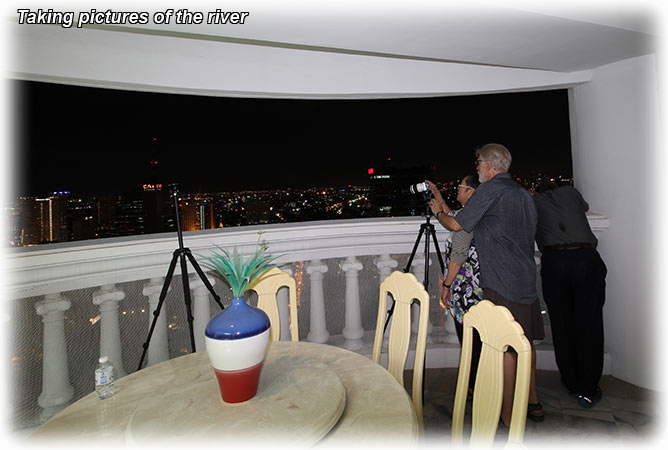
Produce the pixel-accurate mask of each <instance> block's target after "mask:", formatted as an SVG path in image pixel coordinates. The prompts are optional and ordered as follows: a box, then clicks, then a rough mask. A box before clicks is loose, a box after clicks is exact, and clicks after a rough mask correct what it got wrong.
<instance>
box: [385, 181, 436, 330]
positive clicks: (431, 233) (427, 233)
mask: <svg viewBox="0 0 668 450" xmlns="http://www.w3.org/2000/svg"><path fill="white" fill-rule="evenodd" d="M424 198H425V206H426V210H425V214H424V217H425V222H424V223H423V224H422V225H420V232H419V233H418V236H417V239H416V240H415V245H414V246H413V251H412V252H411V255H410V257H409V258H408V263H406V268H405V269H404V273H408V271H409V270H410V268H411V264H412V263H413V259H414V258H415V252H417V249H418V246H419V245H420V240H421V239H422V236H423V235H424V238H425V239H424V282H423V283H422V284H423V285H424V288H425V290H426V291H427V292H429V241H430V239H433V241H434V247H436V254H437V255H438V262H439V263H440V265H441V273H443V272H445V265H444V264H443V256H442V255H441V249H440V248H439V247H438V240H437V239H436V230H435V229H434V225H433V224H432V223H431V209H430V208H429V200H431V193H428V194H424ZM394 305H395V303H394V302H392V306H390V309H388V310H387V317H386V318H385V328H384V330H383V334H385V331H387V325H388V323H389V321H390V318H391V317H392V314H393V313H394Z"/></svg>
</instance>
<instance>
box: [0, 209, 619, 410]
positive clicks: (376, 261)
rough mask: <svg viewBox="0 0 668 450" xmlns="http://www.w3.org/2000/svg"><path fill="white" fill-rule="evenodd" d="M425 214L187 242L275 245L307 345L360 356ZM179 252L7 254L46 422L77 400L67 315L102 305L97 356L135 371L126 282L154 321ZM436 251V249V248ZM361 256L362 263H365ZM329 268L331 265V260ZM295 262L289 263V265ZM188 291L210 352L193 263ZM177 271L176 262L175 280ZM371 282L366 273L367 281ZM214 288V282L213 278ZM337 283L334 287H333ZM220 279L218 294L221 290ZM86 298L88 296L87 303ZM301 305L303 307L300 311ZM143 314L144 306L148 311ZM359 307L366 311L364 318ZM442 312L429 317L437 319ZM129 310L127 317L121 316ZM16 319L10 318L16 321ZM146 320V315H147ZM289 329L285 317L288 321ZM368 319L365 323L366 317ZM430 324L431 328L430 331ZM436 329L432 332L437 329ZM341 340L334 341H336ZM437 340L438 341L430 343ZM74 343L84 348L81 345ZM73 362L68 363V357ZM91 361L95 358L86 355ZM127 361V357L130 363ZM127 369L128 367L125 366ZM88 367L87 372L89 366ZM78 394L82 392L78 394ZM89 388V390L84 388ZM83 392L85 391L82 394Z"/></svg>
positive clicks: (88, 245)
mask: <svg viewBox="0 0 668 450" xmlns="http://www.w3.org/2000/svg"><path fill="white" fill-rule="evenodd" d="M423 222H424V218H421V217H409V218H376V219H357V220H341V221H324V222H306V223H294V224H280V225H262V226H247V227H241V228H224V229H216V230H207V231H202V232H188V233H184V245H185V247H187V248H189V249H190V250H191V251H192V253H193V254H194V255H200V254H207V253H208V251H209V250H210V249H213V248H214V246H220V247H223V248H228V249H231V248H233V247H235V246H236V247H237V249H238V251H239V252H240V253H242V254H250V253H252V252H254V251H255V248H256V245H257V242H258V240H259V238H260V235H259V233H261V239H262V240H263V241H264V242H266V243H268V244H269V245H270V253H271V254H274V255H281V256H280V257H279V259H278V260H277V263H278V264H280V265H282V266H283V267H285V268H286V269H287V270H288V271H292V268H291V267H292V266H294V264H295V263H299V264H300V267H301V273H302V274H303V275H305V278H306V280H305V284H308V287H309V289H308V290H307V291H308V292H306V294H308V295H304V296H303V298H302V299H301V305H302V306H304V307H305V309H307V310H308V316H304V315H301V316H300V319H299V321H300V323H299V327H300V335H301V338H302V339H307V340H309V341H313V342H321V343H325V342H329V343H334V344H335V345H343V346H345V347H347V348H350V349H352V350H359V349H360V348H361V347H362V346H363V345H364V343H363V338H364V336H365V333H366V334H368V333H373V329H369V328H370V327H369V326H367V329H366V330H365V328H364V327H363V326H362V317H363V316H365V315H366V316H369V315H372V316H374V317H373V318H372V319H373V321H374V323H375V315H376V309H375V307H374V305H376V304H377V298H376V296H377V292H378V290H377V289H378V286H379V284H380V282H381V281H382V279H384V278H385V277H386V276H387V275H389V274H390V273H391V272H392V271H393V270H403V269H404V267H403V266H400V263H401V264H406V261H407V259H408V255H409V254H410V253H411V251H412V250H413V248H414V245H415V244H416V239H417V237H418V232H419V230H420V225H421V224H422V223H423ZM590 223H591V224H592V227H593V228H594V229H595V231H597V232H599V231H601V230H603V229H605V228H607V219H606V218H605V217H603V216H598V215H591V217H590ZM435 228H436V230H437V233H436V234H437V238H438V241H439V243H440V244H441V247H442V244H443V242H445V240H446V238H447V236H448V233H447V232H446V231H445V230H444V229H443V228H442V227H441V226H440V225H438V224H436V226H435ZM177 248H178V242H177V239H176V233H173V234H160V235H144V236H135V237H128V238H112V239H104V240H94V241H82V242H73V243H66V244H52V245H45V246H39V247H32V248H23V249H12V250H8V251H7V253H6V258H5V261H6V263H7V283H6V286H5V292H4V295H5V297H6V298H7V299H8V300H9V302H11V303H15V304H19V305H20V304H21V302H24V301H27V300H28V299H34V313H35V314H36V315H38V316H40V317H41V320H42V322H43V330H42V331H43V334H42V339H43V344H42V353H43V355H42V358H41V365H42V368H41V369H42V377H41V380H42V381H41V393H40V394H39V397H38V398H37V403H38V405H39V407H40V408H41V413H40V421H44V420H46V419H47V418H48V417H50V416H52V415H53V414H55V412H57V411H58V410H59V409H61V408H62V407H63V406H65V405H66V404H68V403H69V402H70V401H71V400H72V399H73V398H74V397H76V396H77V395H75V392H74V391H75V389H73V386H72V383H71V382H70V378H71V377H70V373H71V372H72V371H81V370H84V369H82V368H81V367H80V365H78V366H77V367H72V363H71V362H70V363H69V364H68V353H69V354H70V356H71V353H72V352H76V350H75V349H72V348H71V347H72V344H71V342H70V343H69V348H68V340H67V339H66V324H65V316H66V314H68V311H69V310H70V308H72V307H73V302H75V301H76V302H89V303H88V305H80V306H81V308H91V304H92V305H93V306H94V308H96V311H97V319H96V321H99V323H100V328H99V349H100V350H99V351H100V354H104V355H107V356H109V358H110V360H111V361H112V362H113V364H114V366H115V367H116V370H117V372H118V376H123V375H125V374H126V373H128V372H131V371H132V370H134V369H135V368H134V367H124V365H123V358H122V356H121V353H122V351H123V352H126V346H127V345H128V344H126V343H125V342H124V340H125V339H128V338H127V337H126V335H125V334H124V333H122V332H121V331H120V330H121V327H120V325H119V320H123V319H122V318H121V316H122V314H121V313H120V312H119V304H120V303H121V302H124V301H127V300H124V299H126V294H127V293H126V290H124V286H129V285H130V284H132V283H134V285H136V284H137V283H139V287H138V288H137V287H135V290H136V291H137V292H141V294H138V293H137V294H136V295H134V296H135V297H141V298H144V300H141V298H140V300H139V302H145V308H146V310H147V311H148V313H147V314H146V315H145V316H144V317H145V322H144V323H145V326H146V330H148V327H149V322H151V321H152V320H153V317H154V316H153V315H152V314H151V312H152V311H154V310H155V308H156V307H157V303H158V298H159V296H160V292H161V290H162V286H163V284H164V279H165V275H166V273H167V270H168V266H169V263H170V261H171V259H172V255H173V253H174V251H175V250H176V249H177ZM430 250H431V253H432V255H433V254H434V253H435V252H434V247H433V245H431V248H430ZM361 259H364V260H365V261H366V266H365V265H364V264H362V262H361V261H360V260H361ZM430 260H431V266H430V267H431V269H430V278H431V277H433V278H431V279H432V280H433V279H434V278H436V280H435V281H434V282H432V283H431V284H432V285H433V287H431V286H430V293H431V295H432V298H435V296H436V295H437V292H438V283H437V282H436V281H437V277H438V273H439V271H440V269H439V268H438V267H437V266H438V263H437V262H436V258H433V257H430ZM332 261H336V263H337V264H338V266H336V273H331V272H330V273H329V274H327V272H328V271H330V268H331V267H332ZM328 262H329V264H328ZM291 265H292V266H291ZM188 269H189V281H190V283H189V284H190V291H191V298H192V305H193V316H194V323H193V328H194V334H195V336H196V347H197V348H198V349H201V348H203V347H204V344H203V336H204V327H205V326H206V323H207V322H208V320H209V318H210V317H211V315H212V313H214V312H215V311H211V310H210V304H211V295H210V293H209V292H208V290H207V288H206V287H205V286H204V284H203V283H202V281H201V280H200V278H199V277H198V276H197V275H196V274H195V273H194V270H192V266H190V265H189V267H188ZM411 270H412V271H413V272H414V273H415V274H416V276H417V277H418V279H421V280H423V279H424V275H425V258H424V239H422V240H421V242H420V246H419V250H418V251H417V252H416V253H415V258H414V260H413V263H412V265H411ZM366 271H371V272H373V280H372V281H371V282H369V281H366V282H365V283H366V288H365V290H364V292H365V293H366V294H363V295H361V294H360V283H359V279H360V276H361V275H360V274H361V273H362V274H364V273H366ZM179 275H180V266H179V265H178V264H177V266H176V272H175V276H179ZM341 275H343V276H341ZM325 277H328V278H329V279H330V280H331V279H332V278H333V277H337V279H336V280H334V283H336V284H339V285H342V286H343V285H345V287H344V288H343V287H342V288H341V292H342V293H343V297H344V299H343V301H341V303H340V305H341V306H339V307H338V308H341V307H342V308H343V309H344V310H345V311H344V313H343V314H341V316H342V321H343V327H342V329H341V334H340V335H339V334H338V332H337V333H336V334H337V336H330V331H329V329H328V317H327V316H326V310H327V306H330V305H328V303H330V302H332V299H331V298H327V296H326V293H325V290H324V289H323V280H324V279H325ZM366 278H367V280H368V278H369V276H366ZM209 279H210V280H211V281H212V283H215V280H214V279H212V278H211V277H209ZM330 283H331V281H330ZM220 284H222V283H219V285H218V286H216V287H217V289H224V288H223V287H221V286H220ZM72 292H82V293H83V294H82V295H76V296H75V297H76V299H75V300H73V299H72V298H70V297H71V296H72V295H71V293H72ZM279 297H280V298H279V303H280V307H281V311H282V312H281V314H284V315H286V316H287V296H284V295H283V294H282V293H279ZM86 299H87V300H86ZM432 303H434V305H432V311H434V310H435V311H436V312H437V311H438V306H437V305H436V303H437V302H432ZM302 306H300V309H301V308H302ZM142 308H143V307H142ZM362 309H364V310H366V311H367V313H363V312H362ZM436 312H434V313H433V314H432V322H434V317H435V314H436ZM123 314H125V312H123ZM165 316H166V314H160V315H158V320H157V321H156V328H155V331H154V333H153V336H152V338H151V340H150V345H149V347H148V351H147V364H149V365H150V364H155V363H157V362H160V361H164V360H166V359H168V358H169V357H170V355H169V350H168V342H167V341H168V328H169V325H168V320H167V318H166V317H165ZM12 319H14V318H13V317H10V320H12ZM142 320H144V319H142ZM282 322H283V324H287V320H283V321H282ZM367 322H368V320H367ZM447 323H449V321H445V323H441V324H435V325H436V328H439V331H440V333H441V335H443V334H445V335H446V337H445V338H443V337H442V336H441V338H440V341H441V342H456V338H454V337H453V336H447V335H448V334H449V333H450V331H449V330H448V326H447ZM433 328H434V327H433V326H432V329H433ZM432 331H433V330H432ZM288 335H289V332H288V330H287V327H286V326H284V327H283V329H282V330H281V336H282V337H285V336H288ZM334 338H336V339H334ZM432 342H433V340H432ZM74 345H75V346H76V345H78V343H77V342H75V343H74ZM69 359H72V358H69ZM89 359H90V358H89ZM126 359H127V357H126ZM129 369H131V370H129ZM86 370H88V369H86ZM79 390H81V389H79ZM88 392H89V391H88ZM85 393H86V392H79V394H78V396H81V395H84V394H85Z"/></svg>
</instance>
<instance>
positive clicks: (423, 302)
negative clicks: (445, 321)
mask: <svg viewBox="0 0 668 450" xmlns="http://www.w3.org/2000/svg"><path fill="white" fill-rule="evenodd" d="M388 294H390V295H391V296H392V298H393V299H394V302H395V303H394V312H393V313H392V323H391V326H390V336H389V344H388V352H387V353H388V365H387V370H388V371H389V372H390V374H392V376H393V377H394V378H396V380H397V381H398V382H399V383H400V384H401V385H402V386H404V368H405V366H406V358H407V356H408V347H409V344H410V340H411V303H412V302H413V300H417V301H419V302H420V316H419V319H418V332H417V341H416V344H415V362H414V364H413V388H412V392H413V406H414V408H415V413H416V414H417V418H418V423H419V424H420V430H422V428H423V418H422V381H423V373H424V360H425V352H426V349H427V327H428V325H429V294H428V293H427V291H426V290H425V289H424V286H423V285H422V283H420V282H419V281H418V280H417V278H415V275H413V274H412V273H402V272H397V271H395V272H393V273H392V274H391V275H389V276H388V277H387V278H385V280H384V281H383V282H382V283H381V285H380V296H379V299H378V320H377V321H376V335H375V338H374V341H373V354H372V359H373V360H374V361H375V362H377V363H379V364H380V353H381V349H382V346H383V337H384V336H383V331H384V329H385V321H386V320H387V317H386V316H387V309H388V308H387V295H388Z"/></svg>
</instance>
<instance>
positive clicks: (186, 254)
mask: <svg viewBox="0 0 668 450" xmlns="http://www.w3.org/2000/svg"><path fill="white" fill-rule="evenodd" d="M172 196H173V197H174V211H175V213H176V232H177V234H178V237H179V248H178V249H176V250H174V255H173V256H172V262H171V263H170V264H169V269H168V270H167V276H166V277H165V283H164V284H163V285H162V291H161V292H160V300H159V301H158V306H157V307H156V308H155V311H153V322H152V323H151V328H150V329H149V331H148V337H147V338H146V342H144V345H143V347H144V351H143V352H142V354H141V359H140V360H139V366H138V367H137V370H141V366H142V363H143V362H144V357H145V356H146V351H147V350H148V344H149V342H150V341H151V336H152V335H153V330H154V329H155V324H156V322H157V321H158V316H159V315H160V310H161V309H162V304H163V303H164V301H165V297H167V291H168V289H169V285H170V283H171V282H172V276H173V275H174V269H175V268H176V262H177V261H180V262H181V282H182V283H183V298H184V300H185V303H186V311H187V314H188V327H190V345H191V347H192V352H193V353H195V351H196V350H195V333H194V332H193V314H192V301H191V300H190V281H189V280H188V265H187V264H186V258H187V260H188V261H190V264H192V266H193V267H194V268H195V272H197V275H199V277H200V279H201V280H202V282H203V283H204V286H206V288H207V289H208V290H209V292H210V293H211V295H212V296H213V299H214V300H215V301H216V303H218V306H220V309H225V307H224V306H223V304H222V303H221V301H220V296H219V295H218V294H216V292H215V291H214V290H213V286H211V283H209V280H207V278H206V275H204V271H202V268H201V267H200V266H199V264H197V261H196V260H195V257H194V256H193V255H192V253H191V252H190V249H189V248H184V247H183V233H182V231H181V221H180V219H179V203H178V200H177V191H176V190H174V191H172Z"/></svg>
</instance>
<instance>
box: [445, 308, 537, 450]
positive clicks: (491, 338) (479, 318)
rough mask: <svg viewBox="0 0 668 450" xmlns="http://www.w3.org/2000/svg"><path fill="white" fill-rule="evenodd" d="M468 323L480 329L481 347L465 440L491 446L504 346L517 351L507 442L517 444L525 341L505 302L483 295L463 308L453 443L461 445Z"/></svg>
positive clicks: (522, 418)
mask: <svg viewBox="0 0 668 450" xmlns="http://www.w3.org/2000/svg"><path fill="white" fill-rule="evenodd" d="M473 328H475V329H476V330H477V331H478V334H479V335H480V340H481V341H482V351H481V353H480V363H479V364H478V373H477V376H476V382H475V388H474V392H473V407H472V411H473V412H472V424H471V446H474V445H476V446H477V445H484V446H491V445H492V444H493V442H494V436H495V434H496V429H497V426H498V424H499V417H500V414H501V403H502V401H503V354H504V352H505V351H506V350H508V347H509V346H510V347H512V348H513V349H514V350H515V351H516V352H517V372H516V373H517V376H516V378H515V396H514V400H513V410H512V416H511V420H510V432H509V435H508V443H507V444H522V441H523V439H524V428H525V426H526V417H527V404H528V400H529V380H530V376H531V373H530V369H531V345H530V344H529V341H528V339H527V338H526V336H524V330H522V326H521V325H520V324H519V323H517V322H515V319H514V318H513V315H512V314H511V313H510V311H508V308H506V307H504V306H497V305H494V304H493V303H492V302H490V301H489V300H483V301H481V302H480V303H478V304H477V305H475V306H473V307H471V309H469V310H468V312H466V314H464V335H463V342H462V354H461V360H460V363H459V376H458V378H457V389H456V392H455V405H454V408H453V412H452V441H453V444H455V445H461V444H462V440H463V429H464V410H465V407H466V397H467V393H468V392H467V391H468V386H469V376H470V372H471V349H472V340H473Z"/></svg>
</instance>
